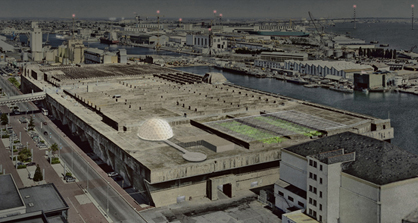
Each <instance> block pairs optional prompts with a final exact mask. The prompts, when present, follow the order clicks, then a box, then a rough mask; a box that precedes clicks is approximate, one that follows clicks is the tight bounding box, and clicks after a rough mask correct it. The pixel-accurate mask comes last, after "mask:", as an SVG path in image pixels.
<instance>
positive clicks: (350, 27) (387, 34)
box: [325, 22, 418, 53]
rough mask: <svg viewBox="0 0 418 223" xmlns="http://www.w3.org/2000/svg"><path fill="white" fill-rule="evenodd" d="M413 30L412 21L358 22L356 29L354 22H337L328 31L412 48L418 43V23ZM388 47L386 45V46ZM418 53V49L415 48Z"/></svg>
mask: <svg viewBox="0 0 418 223" xmlns="http://www.w3.org/2000/svg"><path fill="white" fill-rule="evenodd" d="M414 26H415V29H414V30H412V27H411V23H410V22H409V23H388V22H377V23H357V24H356V29H354V23H336V24H335V26H333V27H327V28H326V30H325V32H326V33H336V34H343V35H348V36H350V37H353V38H357V39H363V40H365V41H366V43H370V41H379V43H378V44H376V45H377V47H379V46H380V44H389V47H387V49H396V50H410V49H411V48H412V47H413V46H415V45H418V23H416V24H414ZM385 48H386V47H385ZM413 51H414V52H415V53H418V49H417V48H415V49H414V50H413Z"/></svg>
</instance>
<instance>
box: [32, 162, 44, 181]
mask: <svg viewBox="0 0 418 223" xmlns="http://www.w3.org/2000/svg"><path fill="white" fill-rule="evenodd" d="M43 179H44V176H42V172H41V168H40V167H39V164H37V165H36V170H35V175H34V176H33V181H36V182H37V181H41V180H43Z"/></svg>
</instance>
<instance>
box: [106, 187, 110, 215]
mask: <svg viewBox="0 0 418 223" xmlns="http://www.w3.org/2000/svg"><path fill="white" fill-rule="evenodd" d="M109 186H110V183H109V181H107V193H106V195H107V196H106V212H107V214H109Z"/></svg>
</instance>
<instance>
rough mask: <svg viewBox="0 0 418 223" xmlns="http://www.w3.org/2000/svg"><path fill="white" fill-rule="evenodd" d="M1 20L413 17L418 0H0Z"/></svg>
mask: <svg viewBox="0 0 418 223" xmlns="http://www.w3.org/2000/svg"><path fill="white" fill-rule="evenodd" d="M0 3H1V7H0V17H1V18H28V17H30V18H71V15H72V14H75V15H76V18H109V17H115V18H121V17H124V18H125V19H129V18H134V15H135V14H134V13H135V12H136V13H137V14H138V15H139V16H141V17H143V18H144V17H153V16H156V14H157V13H156V11H157V10H160V15H161V16H165V17H166V18H211V17H213V15H214V14H213V10H217V14H218V15H219V13H222V14H223V18H224V19H235V18H249V19H251V18H259V19H260V18H267V19H274V18H277V19H280V18H309V15H308V11H310V12H311V13H312V14H313V15H314V17H315V18H351V17H353V5H356V6H357V8H356V16H357V17H405V18H408V17H410V16H411V4H417V6H418V0H414V1H412V0H400V1H392V0H363V1H358V0H357V1H354V0H293V1H289V0H259V1H253V0H212V1H210V2H209V1H203V0H177V1H173V0H155V1H153V0H119V1H115V0H84V1H83V0H72V1H66V0H2V1H1V2H0Z"/></svg>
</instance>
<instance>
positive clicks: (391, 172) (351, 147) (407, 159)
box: [284, 132, 418, 185]
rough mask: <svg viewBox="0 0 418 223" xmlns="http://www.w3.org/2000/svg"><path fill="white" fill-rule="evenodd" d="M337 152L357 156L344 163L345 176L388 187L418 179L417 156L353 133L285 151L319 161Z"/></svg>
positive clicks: (326, 138)
mask: <svg viewBox="0 0 418 223" xmlns="http://www.w3.org/2000/svg"><path fill="white" fill-rule="evenodd" d="M337 149H343V150H344V154H349V153H353V152H355V160H354V161H349V162H346V163H344V164H343V166H342V169H343V172H345V173H348V174H350V175H352V176H355V177H358V178H361V179H364V180H366V181H369V182H372V183H374V184H377V185H385V184H389V183H393V182H397V181H402V180H406V179H410V178H414V177H417V176H418V156H417V155H415V154H412V153H410V152H408V151H406V150H403V149H401V148H399V147H397V146H394V145H392V144H390V143H388V142H384V141H380V140H377V139H373V138H370V137H367V136H363V135H358V134H355V133H351V132H344V133H341V134H338V135H333V136H329V137H325V138H321V139H318V140H315V141H312V142H307V143H303V144H300V145H296V146H292V147H289V148H286V149H284V150H287V151H290V152H293V153H296V154H298V155H301V156H304V157H307V156H313V157H315V156H317V155H318V154H321V153H325V152H330V151H335V150H337ZM324 162H325V161H324ZM325 163H326V162H325Z"/></svg>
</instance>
